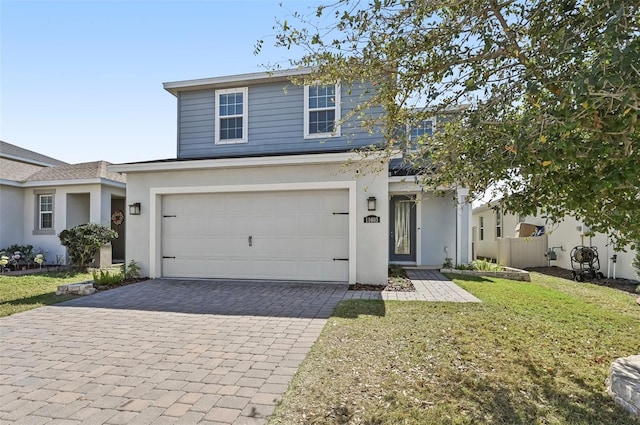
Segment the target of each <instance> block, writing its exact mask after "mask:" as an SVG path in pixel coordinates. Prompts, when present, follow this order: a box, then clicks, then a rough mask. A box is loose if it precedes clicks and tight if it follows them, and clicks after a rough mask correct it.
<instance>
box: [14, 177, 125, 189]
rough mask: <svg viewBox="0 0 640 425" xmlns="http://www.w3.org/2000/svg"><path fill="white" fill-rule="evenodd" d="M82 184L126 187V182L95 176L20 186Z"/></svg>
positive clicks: (36, 182)
mask: <svg viewBox="0 0 640 425" xmlns="http://www.w3.org/2000/svg"><path fill="white" fill-rule="evenodd" d="M81 184H100V185H104V186H112V187H118V188H121V189H125V188H126V187H127V184H126V183H122V182H118V181H115V180H110V179H104V178H94V179H77V180H42V181H37V180H36V181H28V182H24V183H20V184H19V185H20V187H50V186H74V185H81Z"/></svg>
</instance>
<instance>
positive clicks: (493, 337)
mask: <svg viewBox="0 0 640 425" xmlns="http://www.w3.org/2000/svg"><path fill="white" fill-rule="evenodd" d="M453 277H454V279H455V281H456V282H457V283H458V284H459V285H460V286H462V287H463V288H465V289H467V290H468V291H470V292H472V293H473V294H474V295H476V296H477V297H479V298H480V299H482V300H483V303H481V304H452V303H423V302H382V301H364V300H353V301H343V302H341V303H340V304H339V305H338V307H337V308H336V310H335V311H334V314H333V317H332V318H331V319H330V320H329V321H328V322H327V325H326V326H325V328H324V330H323V332H322V334H321V336H320V338H319V340H318V341H317V342H316V344H315V345H314V347H313V348H312V350H311V352H310V354H309V355H308V356H307V358H306V359H305V360H304V362H303V364H302V366H301V368H300V369H299V371H298V373H297V374H296V376H295V377H294V379H293V380H292V383H291V385H290V387H289V390H288V391H287V393H286V394H285V396H284V398H283V400H282V402H281V404H280V405H279V406H278V407H277V408H276V411H275V412H274V415H273V416H272V417H271V419H270V421H269V423H270V424H368V425H374V424H505V425H506V424H509V425H514V424H522V425H525V424H526V425H529V424H592V425H596V424H619V425H627V424H629V425H631V424H635V425H637V424H638V423H640V421H637V420H635V419H633V418H632V417H631V416H630V415H629V414H627V413H626V412H625V411H623V410H622V409H620V408H619V407H618V406H617V405H616V404H615V403H613V402H612V400H611V398H610V397H609V396H608V395H607V394H606V392H605V383H604V381H605V379H606V377H607V374H608V369H609V366H610V364H611V362H612V361H613V360H615V359H616V358H618V357H623V356H629V355H632V354H638V353H639V352H640V345H639V344H640V338H638V335H640V308H638V306H637V305H636V304H635V301H634V296H632V295H630V294H626V293H623V292H619V291H616V290H613V289H610V288H605V287H600V286H596V285H591V284H584V283H583V284H577V283H575V282H572V281H567V280H563V279H558V278H554V277H548V276H543V275H540V274H532V282H531V283H525V282H515V281H510V280H505V279H498V278H484V277H483V278H479V277H470V276H459V275H456V276H453Z"/></svg>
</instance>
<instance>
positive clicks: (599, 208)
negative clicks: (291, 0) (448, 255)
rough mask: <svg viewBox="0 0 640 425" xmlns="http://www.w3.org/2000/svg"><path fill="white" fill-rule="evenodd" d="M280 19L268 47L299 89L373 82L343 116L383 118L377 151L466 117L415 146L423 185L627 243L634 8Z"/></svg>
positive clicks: (570, 2)
mask: <svg viewBox="0 0 640 425" xmlns="http://www.w3.org/2000/svg"><path fill="white" fill-rule="evenodd" d="M287 18H288V19H287V20H280V21H278V23H277V25H276V27H275V28H276V30H277V36H276V40H277V41H276V44H277V45H280V46H284V47H287V48H291V47H293V46H302V47H303V48H304V49H305V52H306V54H305V55H304V56H303V57H302V58H300V59H299V60H296V61H295V62H294V65H298V66H312V67H314V69H315V72H314V73H313V74H312V75H311V76H309V78H312V79H315V80H320V81H325V80H326V81H329V80H336V79H340V80H341V82H342V84H343V85H345V84H353V83H356V82H358V81H364V80H367V81H373V82H374V84H375V86H376V93H375V95H374V96H373V97H371V98H370V99H369V100H368V101H367V102H368V103H367V104H365V105H362V107H361V108H360V110H358V111H356V112H357V113H361V112H362V111H364V110H366V109H367V108H368V107H372V106H379V105H382V106H383V107H384V108H385V110H386V115H385V117H384V120H385V121H384V122H383V123H377V124H383V128H384V129H385V130H384V134H383V136H384V137H385V139H386V141H387V148H388V149H390V150H391V149H402V148H403V147H404V144H405V143H406V138H405V137H402V136H399V135H398V134H397V132H396V131H394V129H397V128H402V127H403V126H405V125H407V124H409V125H411V123H416V122H420V121H422V120H423V119H425V118H426V117H430V116H434V115H437V114H441V113H443V112H445V111H451V110H452V109H456V108H460V106H462V105H464V106H465V108H464V109H463V110H459V111H458V113H457V114H456V117H457V118H459V119H455V120H448V122H447V124H446V125H443V126H441V128H439V129H438V132H437V136H436V137H433V138H429V139H425V140H422V141H421V143H420V144H419V145H420V149H419V152H418V154H417V155H414V156H413V160H414V161H416V162H417V165H420V166H422V167H423V168H425V167H424V165H425V163H426V162H427V161H428V163H429V164H431V166H430V167H426V168H428V169H429V172H425V173H424V174H423V175H422V177H423V179H424V183H425V184H427V185H429V186H433V187H439V186H451V185H461V186H465V187H468V188H469V189H470V197H471V198H472V199H477V198H480V197H482V196H483V195H485V193H486V191H487V190H489V191H490V193H491V194H492V196H493V199H498V198H503V205H504V207H505V208H506V209H507V210H508V211H510V212H514V213H520V214H535V213H536V210H538V211H541V212H542V213H543V215H546V216H547V217H548V218H549V219H552V220H554V221H558V220H560V219H561V218H562V217H564V216H565V215H566V214H572V215H575V216H576V217H577V218H578V219H579V220H582V221H584V222H585V223H586V224H587V225H589V227H591V228H592V229H593V230H596V231H602V232H607V233H610V234H611V235H612V237H613V239H614V240H615V241H617V242H618V243H619V244H622V245H623V244H625V243H627V242H629V241H633V240H635V241H640V218H639V213H640V152H639V150H640V143H639V134H640V133H639V127H640V125H639V124H638V113H639V111H640V39H639V36H640V22H639V21H640V3H639V2H638V1H637V0H528V1H519V0H484V1H483V0H465V1H460V0H414V1H409V0H371V1H369V2H360V1H352V0H338V1H337V2H335V3H333V4H331V5H325V6H320V7H318V8H317V9H316V10H313V12H311V13H299V12H296V13H294V14H293V16H289V17H287ZM347 118H348V117H347ZM374 121H375V120H374V119H373V118H372V119H371V120H370V121H367V123H368V125H372V126H373V125H376V123H374ZM425 137H426V136H425Z"/></svg>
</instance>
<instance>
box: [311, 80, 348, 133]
mask: <svg viewBox="0 0 640 425" xmlns="http://www.w3.org/2000/svg"><path fill="white" fill-rule="evenodd" d="M339 122H340V85H339V84H335V85H329V86H321V85H313V86H304V137H305V139H312V138H316V137H337V136H340V124H339Z"/></svg>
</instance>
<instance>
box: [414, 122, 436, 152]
mask: <svg viewBox="0 0 640 425" xmlns="http://www.w3.org/2000/svg"><path fill="white" fill-rule="evenodd" d="M434 123H435V118H430V119H427V120H422V121H421V122H420V123H419V124H418V125H414V126H412V127H411V128H410V129H409V147H408V149H409V150H416V149H417V147H418V140H420V139H421V138H422V137H423V136H428V137H431V136H433V127H434Z"/></svg>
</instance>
